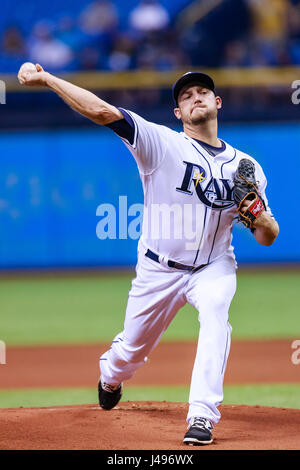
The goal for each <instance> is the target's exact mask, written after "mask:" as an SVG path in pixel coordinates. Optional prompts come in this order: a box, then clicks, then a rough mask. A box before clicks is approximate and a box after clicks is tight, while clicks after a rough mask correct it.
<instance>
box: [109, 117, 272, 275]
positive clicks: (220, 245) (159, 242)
mask: <svg viewBox="0 0 300 470" xmlns="http://www.w3.org/2000/svg"><path fill="white" fill-rule="evenodd" d="M119 109H120V111H121V112H122V114H123V116H124V119H121V120H120V121H116V122H114V123H112V124H109V125H108V127H110V128H112V129H113V130H114V131H115V132H116V133H117V134H118V135H119V136H120V137H121V139H122V141H123V142H124V144H125V145H126V147H127V148H128V149H129V151H130V152H131V153H132V155H133V157H134V158H135V160H136V163H137V166H138V169H139V174H140V177H141V181H142V184H143V190H144V217H143V227H142V235H141V238H140V241H139V243H140V244H142V245H143V246H144V248H148V249H150V250H152V251H153V252H155V253H157V254H158V255H159V256H160V257H161V259H171V260H174V261H176V262H178V263H182V264H185V265H189V266H199V265H202V264H208V263H211V262H212V261H214V260H215V259H217V258H219V257H220V256H222V255H224V253H226V252H227V253H229V254H230V255H231V256H234V255H233V247H232V245H231V242H232V226H233V221H234V219H235V218H236V216H237V211H236V205H235V203H234V200H233V175H234V173H235V171H236V169H237V166H238V163H239V161H240V160H241V159H242V158H249V159H250V160H252V161H253V162H254V164H255V169H256V179H257V181H258V187H259V190H260V192H261V197H262V198H263V200H264V202H265V205H266V208H267V212H268V213H269V214H270V215H271V216H272V213H271V210H270V208H269V206H268V201H267V198H266V194H265V188H266V185H267V181H266V177H265V175H264V172H263V170H262V168H261V166H260V165H259V164H258V163H257V162H256V161H255V160H254V159H253V158H252V157H250V156H249V155H246V154H245V153H243V152H241V151H239V150H237V149H235V148H233V147H232V146H231V145H229V144H228V143H226V142H224V141H222V147H221V148H216V147H212V146H210V145H208V144H206V143H204V142H201V141H199V140H196V139H193V138H191V137H189V136H187V135H186V134H185V133H184V132H176V131H174V130H172V129H170V128H168V127H166V126H162V125H158V124H154V123H151V122H148V121H146V120H145V119H143V118H142V117H140V116H139V115H137V114H135V113H133V112H131V111H128V110H124V109H122V108H119Z"/></svg>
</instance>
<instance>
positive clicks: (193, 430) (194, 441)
mask: <svg viewBox="0 0 300 470" xmlns="http://www.w3.org/2000/svg"><path fill="white" fill-rule="evenodd" d="M212 429H213V425H212V423H211V422H210V421H209V420H208V419H206V418H198V417H195V418H192V419H191V421H190V424H189V427H188V430H187V432H186V434H185V436H184V439H183V443H184V444H188V445H193V446H199V445H206V444H211V443H212V441H213V438H212Z"/></svg>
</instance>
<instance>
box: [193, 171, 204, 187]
mask: <svg viewBox="0 0 300 470" xmlns="http://www.w3.org/2000/svg"><path fill="white" fill-rule="evenodd" d="M193 180H195V188H197V185H198V183H199V182H200V183H202V181H205V180H206V178H205V172H204V170H203V169H201V171H200V170H198V169H197V168H195V169H194V175H193Z"/></svg>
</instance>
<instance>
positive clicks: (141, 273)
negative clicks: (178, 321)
mask: <svg viewBox="0 0 300 470" xmlns="http://www.w3.org/2000/svg"><path fill="white" fill-rule="evenodd" d="M136 273H137V276H136V278H135V279H134V280H133V281H132V288H131V290H130V292H129V298H128V304H127V309H126V316H125V323H124V330H123V331H122V332H121V333H120V334H119V335H117V336H116V337H115V339H114V341H113V342H112V346H111V348H110V349H109V350H108V351H106V352H105V353H104V354H103V355H102V356H101V358H100V373H101V377H102V380H103V381H104V382H107V383H109V384H111V385H117V384H119V383H120V382H123V381H124V380H128V379H130V378H131V377H132V376H133V374H134V373H135V372H136V370H137V369H138V368H139V367H141V366H142V365H143V364H144V363H145V361H146V360H147V356H148V355H149V354H150V353H151V351H152V350H153V349H154V347H155V346H156V345H157V344H158V342H159V340H160V338H161V336H162V334H163V333H164V331H165V330H166V329H167V327H168V325H169V324H170V322H171V321H172V319H173V318H174V316H175V315H176V313H177V312H178V310H179V309H180V308H181V307H182V306H183V305H184V304H185V303H186V302H188V303H190V304H191V305H192V306H194V307H195V308H196V309H197V310H198V312H199V317H198V318H199V322H200V333H199V339H198V347H197V353H196V358H195V362H194V367H193V373H192V380H191V386H190V396H189V411H188V415H187V421H189V419H190V418H191V417H193V416H201V417H204V418H207V419H209V420H210V421H212V422H213V423H218V421H219V420H220V412H219V410H218V408H217V407H218V405H220V403H221V402H222V400H223V379H224V373H225V367H226V363H227V358H228V354H229V349H230V335H231V326H230V324H229V322H228V310H229V306H230V303H231V300H232V298H233V296H234V294H235V290H236V262H235V260H234V258H233V256H232V254H231V253H230V254H226V255H224V256H222V257H221V258H219V259H217V260H216V261H213V262H212V263H211V264H209V265H207V266H206V267H204V268H203V269H201V270H200V271H197V272H196V273H194V274H191V273H190V272H186V271H179V270H178V269H175V268H169V267H168V266H165V265H162V264H160V263H157V262H155V261H153V260H151V259H149V258H147V257H145V251H143V249H142V248H140V249H139V256H138V264H137V267H136ZM178 373H179V374H180V371H178Z"/></svg>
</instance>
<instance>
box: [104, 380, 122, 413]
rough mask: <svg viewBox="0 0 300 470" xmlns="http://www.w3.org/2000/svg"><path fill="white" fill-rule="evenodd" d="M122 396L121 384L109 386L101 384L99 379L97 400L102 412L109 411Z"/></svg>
mask: <svg viewBox="0 0 300 470" xmlns="http://www.w3.org/2000/svg"><path fill="white" fill-rule="evenodd" d="M121 396H122V384H119V385H110V384H108V383H106V382H102V381H101V379H100V380H99V383H98V398H99V405H100V406H101V408H103V409H104V410H111V409H112V408H114V407H115V406H116V405H117V404H118V403H119V401H120V399H121Z"/></svg>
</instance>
